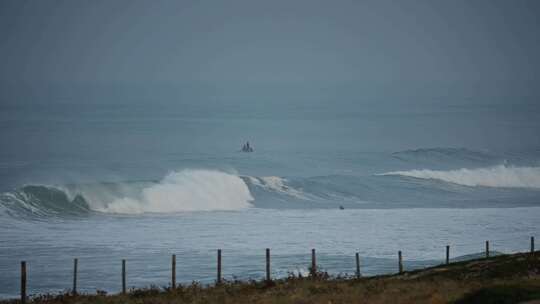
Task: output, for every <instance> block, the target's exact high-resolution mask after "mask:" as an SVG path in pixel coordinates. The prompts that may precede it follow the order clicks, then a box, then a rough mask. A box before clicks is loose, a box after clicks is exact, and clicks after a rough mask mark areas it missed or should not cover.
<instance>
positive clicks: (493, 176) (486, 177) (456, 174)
mask: <svg viewBox="0 0 540 304" xmlns="http://www.w3.org/2000/svg"><path fill="white" fill-rule="evenodd" d="M379 175H398V176H407V177H414V178H420V179H434V180H441V181H444V182H449V183H454V184H459V185H464V186H471V187H475V186H484V187H504V188H540V167H513V166H503V165H500V166H494V167H487V168H477V169H466V168H462V169H457V170H447V171H439V170H429V169H421V170H409V171H394V172H386V173H383V174H379Z"/></svg>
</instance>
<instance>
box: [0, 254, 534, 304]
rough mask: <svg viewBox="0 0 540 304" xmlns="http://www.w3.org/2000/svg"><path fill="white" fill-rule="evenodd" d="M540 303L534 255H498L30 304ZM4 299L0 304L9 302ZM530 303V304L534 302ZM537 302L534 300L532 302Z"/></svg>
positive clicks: (40, 300)
mask: <svg viewBox="0 0 540 304" xmlns="http://www.w3.org/2000/svg"><path fill="white" fill-rule="evenodd" d="M535 299H536V300H539V301H540V253H538V252H537V253H536V254H535V255H534V256H532V255H531V254H514V255H502V256H497V257H493V258H489V259H479V260H474V261H466V262H459V263H453V264H450V265H442V266H437V267H433V268H428V269H423V270H417V271H411V272H406V273H404V274H401V275H390V276H377V277H369V278H361V279H351V278H348V279H347V278H332V277H328V276H327V275H325V274H319V276H318V277H317V278H299V277H289V278H286V279H282V280H276V281H274V282H269V283H266V282H226V283H224V284H222V285H220V286H214V287H202V286H201V285H199V284H196V283H194V284H191V285H187V286H179V287H178V288H177V289H176V290H174V291H171V290H167V289H160V288H148V289H135V290H131V291H130V293H129V294H127V295H104V294H100V295H79V296H70V295H58V296H42V297H39V298H35V299H33V301H34V302H35V303H51V304H53V303H79V304H85V303H88V304H97V303H103V304H116V303H118V304H120V303H134V304H135V303H141V304H142V303H148V304H149V303H261V304H262V303H268V304H270V303H275V304H278V303H295V304H303V303H324V304H329V303H332V304H337V303H460V304H466V303H522V302H527V301H532V300H535ZM15 302H16V301H4V302H0V303H15ZM534 302H535V301H533V302H531V303H534ZM538 303H540V302H538Z"/></svg>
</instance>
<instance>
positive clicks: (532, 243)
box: [531, 236, 534, 253]
mask: <svg viewBox="0 0 540 304" xmlns="http://www.w3.org/2000/svg"><path fill="white" fill-rule="evenodd" d="M531 253H534V236H531Z"/></svg>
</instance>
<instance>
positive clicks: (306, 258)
mask: <svg viewBox="0 0 540 304" xmlns="http://www.w3.org/2000/svg"><path fill="white" fill-rule="evenodd" d="M139 249H140V248H139ZM147 249H148V250H150V251H151V250H152V248H147ZM408 250H409V252H411V251H412V252H414V251H418V249H415V250H411V248H403V249H402V250H396V251H395V252H394V253H391V252H383V253H382V254H381V255H379V256H376V257H373V256H367V255H364V254H363V253H362V252H361V251H360V252H352V253H351V254H350V255H349V254H334V253H331V252H324V251H322V252H318V251H317V250H316V249H312V250H311V253H310V254H309V253H308V254H303V255H302V254H297V255H279V254H277V255H273V254H272V251H271V248H266V249H265V250H261V255H260V256H257V257H251V258H246V257H242V258H240V259H238V260H236V261H234V262H232V264H234V267H230V266H228V265H227V263H228V261H231V260H232V255H228V254H227V251H226V250H221V249H217V251H216V255H215V256H214V257H212V256H209V255H201V256H196V255H193V254H190V255H186V256H183V255H182V254H178V253H174V254H170V253H168V252H167V251H166V250H164V249H157V250H154V253H156V254H158V255H159V256H160V257H161V258H160V261H159V263H158V264H148V263H146V262H145V257H143V256H137V255H133V256H131V257H130V259H121V260H118V261H117V264H116V265H118V270H119V271H118V276H117V279H118V285H120V286H121V289H120V292H122V293H127V292H128V290H129V288H134V287H147V286H148V285H151V284H154V285H156V286H159V285H160V284H161V286H163V285H166V286H167V287H168V288H176V287H177V286H178V284H183V283H188V282H191V281H202V282H206V283H207V284H209V285H211V284H220V283H222V282H223V281H224V280H237V279H239V280H275V279H280V278H284V277H287V276H291V275H294V276H302V277H313V276H316V275H318V274H320V273H325V274H329V275H334V276H340V277H343V278H350V279H353V278H359V277H365V276H372V275H379V274H392V273H402V272H406V271H410V270H417V269H423V268H427V267H432V266H437V265H441V264H450V263H454V262H460V261H466V260H473V259H479V258H487V257H493V256H497V255H501V254H513V253H523V252H531V253H534V252H535V243H534V237H529V238H525V237H524V238H507V239H492V240H487V241H485V242H484V243H479V242H460V243H452V242H449V243H447V244H444V245H441V246H440V247H433V246H432V247H421V248H420V250H422V251H424V250H425V251H427V252H430V253H431V254H430V256H431V258H425V257H424V258H422V259H415V257H414V256H410V255H408ZM306 252H309V251H307V250H306ZM437 252H440V255H439V254H436V253H437ZM166 256H168V257H169V258H168V259H166V258H165V257H166ZM146 258H147V257H146ZM95 262H97V258H96V257H91V256H85V257H77V258H74V259H73V260H72V262H71V263H67V262H66V263H64V266H63V267H61V268H62V269H61V270H60V272H61V274H59V272H58V269H50V268H49V266H48V265H47V264H46V263H43V264H40V263H38V262H37V261H32V263H31V264H28V263H27V261H21V265H20V266H21V267H20V300H21V303H26V302H27V299H28V298H29V297H31V293H30V292H29V291H30V289H29V287H30V288H32V286H31V285H32V284H28V282H32V283H34V284H35V282H36V281H34V280H32V277H31V276H29V274H30V275H31V274H32V271H31V270H32V268H38V269H39V270H40V272H42V273H50V277H48V279H49V280H58V281H64V282H66V287H65V288H64V292H69V293H73V294H77V293H78V292H81V291H82V292H88V291H89V290H92V289H93V290H95V291H96V292H97V291H98V290H99V288H97V285H98V284H96V283H97V282H99V281H101V280H102V279H103V280H105V279H106V278H105V277H104V275H101V276H100V275H99V273H100V271H99V269H95V268H92V266H91V265H93V264H95ZM111 263H114V262H111ZM131 264H132V265H134V266H133V268H135V271H134V272H135V273H144V274H145V276H144V278H142V277H141V276H140V275H135V276H132V277H130V271H131V269H130V265H131ZM186 265H198V268H199V272H193V267H187V266H186ZM228 267H229V270H225V269H227V268H228ZM230 269H234V271H236V272H237V274H236V275H235V273H232V272H230ZM109 270H110V269H109ZM224 270H225V271H224ZM91 272H92V274H91V275H90V273H91ZM212 272H214V278H213V279H210V277H209V276H208V274H209V273H212ZM68 273H70V274H68ZM103 273H107V272H103ZM179 273H180V274H183V275H180V276H179V275H178V274H179ZM186 273H191V274H193V277H192V278H191V279H187V278H186V275H185V274H186ZM66 276H68V277H70V278H69V280H67V279H66ZM88 276H94V277H95V280H94V282H93V283H92V284H88V285H86V284H85V283H86V282H81V277H88ZM105 276H110V275H108V274H105ZM109 279H110V278H109ZM149 281H150V282H155V283H151V284H148V282H149ZM68 282H69V283H68ZM165 282H166V283H165ZM70 283H71V284H70ZM164 283H165V284H164ZM70 285H71V286H70ZM85 285H86V286H85ZM44 286H46V282H45V285H44ZM68 286H69V287H68ZM120 286H118V287H120ZM44 289H46V288H37V290H36V291H37V292H38V293H39V292H42V291H43V290H44ZM117 291H118V290H117ZM29 295H30V296H29Z"/></svg>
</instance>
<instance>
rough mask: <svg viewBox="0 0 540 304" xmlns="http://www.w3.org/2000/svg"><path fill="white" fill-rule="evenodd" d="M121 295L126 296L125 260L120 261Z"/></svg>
mask: <svg viewBox="0 0 540 304" xmlns="http://www.w3.org/2000/svg"><path fill="white" fill-rule="evenodd" d="M122 294H126V260H122Z"/></svg>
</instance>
